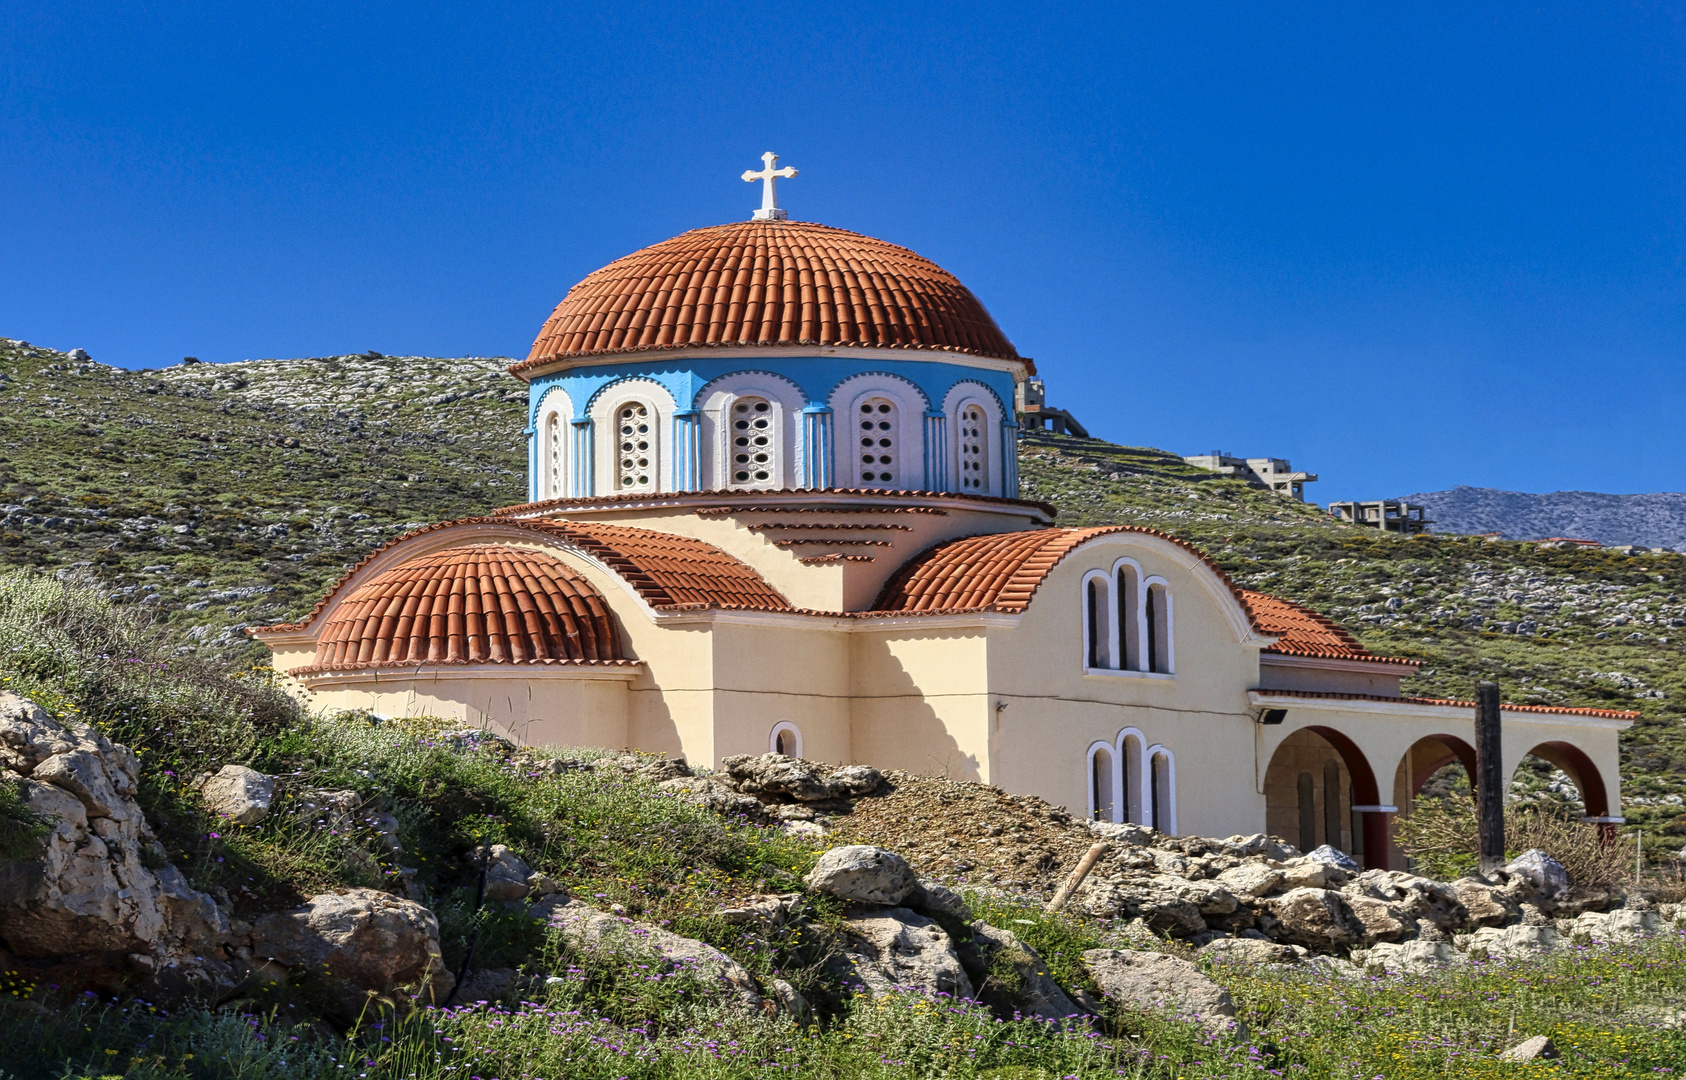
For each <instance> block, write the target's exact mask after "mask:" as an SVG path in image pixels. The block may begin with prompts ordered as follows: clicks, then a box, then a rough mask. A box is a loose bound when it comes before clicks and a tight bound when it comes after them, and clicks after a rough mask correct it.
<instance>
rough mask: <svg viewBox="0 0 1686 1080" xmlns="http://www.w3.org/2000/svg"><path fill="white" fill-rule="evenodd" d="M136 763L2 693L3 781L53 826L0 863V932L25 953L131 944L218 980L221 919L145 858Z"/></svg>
mask: <svg viewBox="0 0 1686 1080" xmlns="http://www.w3.org/2000/svg"><path fill="white" fill-rule="evenodd" d="M139 771H140V761H139V759H138V758H136V757H135V755H134V754H133V753H131V752H130V751H129V750H128V748H126V747H124V746H121V745H119V744H116V743H113V742H111V741H110V740H108V739H107V738H106V737H105V736H103V735H101V734H100V733H99V732H97V731H95V730H94V729H93V728H91V727H89V726H88V725H86V724H81V723H75V722H71V723H61V722H59V721H57V720H55V719H53V718H52V717H51V716H49V715H48V714H47V712H46V710H44V709H41V708H40V707H38V706H36V705H35V704H34V703H33V702H30V701H28V700H26V699H24V698H21V697H19V696H17V695H16V694H10V693H0V782H3V783H12V784H15V785H17V788H18V793H19V795H20V797H21V800H22V802H23V803H24V805H26V806H27V807H28V808H29V809H30V810H32V811H34V812H35V813H36V814H37V815H39V816H40V818H41V819H42V820H43V821H44V822H45V823H46V825H47V826H48V830H49V831H48V833H47V835H46V836H45V837H43V838H42V840H41V842H40V844H39V846H38V848H37V849H36V852H35V854H34V855H33V856H31V857H27V858H22V859H11V860H6V861H4V862H0V941H4V942H5V944H6V947H7V948H9V949H10V950H11V951H12V952H14V953H16V954H18V955H20V956H26V957H32V958H46V957H55V956H67V955H74V954H87V953H94V954H101V953H103V954H126V955H135V956H139V957H143V958H145V959H147V960H150V961H151V962H152V963H151V965H150V966H147V965H143V964H140V963H138V962H136V963H133V964H132V966H134V967H136V968H137V970H142V971H144V972H147V973H150V974H156V975H159V976H163V975H164V973H166V972H168V973H170V979H172V980H175V981H176V982H178V983H179V982H183V981H196V982H201V983H202V982H203V981H204V980H209V981H210V983H211V984H212V987H213V988H215V987H216V986H218V985H222V984H224V983H225V982H226V981H227V980H231V979H232V971H231V970H230V969H229V968H227V966H226V965H225V964H223V962H222V958H221V942H223V941H224V940H226V938H227V936H228V929H229V928H228V921H227V920H226V919H225V918H224V917H223V915H222V914H221V912H219V911H218V910H217V907H216V905H215V904H214V903H213V902H212V901H211V898H210V897H208V896H206V895H205V894H204V893H201V892H198V891H197V890H195V889H193V888H192V887H190V886H189V885H188V884H187V880H186V879H185V878H184V877H182V875H181V874H180V873H179V872H178V871H177V870H176V869H175V868H174V867H172V866H169V865H168V864H167V863H166V864H165V865H164V866H163V867H162V868H161V869H159V870H157V871H154V870H152V869H149V868H148V867H147V866H146V861H149V860H143V851H145V850H147V849H151V850H152V852H153V853H154V854H157V848H156V847H154V846H153V845H154V840H153V836H152V832H151V829H150V828H148V826H147V824H146V819H145V817H144V816H143V815H142V813H141V811H140V807H139V806H138V805H136V803H135V802H134V799H133V795H134V793H135V791H136V790H137V786H138V780H139ZM225 988H226V987H225Z"/></svg>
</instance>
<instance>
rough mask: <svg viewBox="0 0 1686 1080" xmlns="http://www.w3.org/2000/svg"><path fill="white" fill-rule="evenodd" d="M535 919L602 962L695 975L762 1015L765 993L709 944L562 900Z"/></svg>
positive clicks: (543, 905) (544, 906) (538, 910)
mask: <svg viewBox="0 0 1686 1080" xmlns="http://www.w3.org/2000/svg"><path fill="white" fill-rule="evenodd" d="M533 915H534V917H535V918H538V919H541V920H543V921H545V922H547V923H548V924H549V925H550V926H552V927H555V928H556V929H558V930H560V931H561V932H562V936H563V938H565V939H566V940H567V941H568V942H569V944H571V945H573V946H574V947H575V948H576V949H579V950H580V951H581V952H585V953H590V954H592V955H595V956H599V957H611V958H615V957H622V958H627V959H628V960H633V959H649V960H654V961H656V962H657V963H659V964H660V965H661V966H662V967H663V968H665V969H666V970H669V971H692V972H695V973H696V974H697V975H698V976H699V977H701V978H702V979H703V980H705V981H706V982H708V983H711V984H712V985H713V986H714V987H715V989H716V992H717V993H718V994H719V995H720V996H721V997H723V998H724V999H725V1000H727V1001H729V1002H732V1003H734V1004H736V1005H738V1006H739V1007H741V1008H743V1009H745V1010H748V1011H751V1012H759V1011H760V1010H761V1007H762V998H761V991H760V989H759V988H758V987H757V986H756V984H755V978H754V976H752V975H750V973H749V972H748V971H746V970H744V967H743V965H741V964H739V963H738V962H737V961H736V960H733V959H732V958H731V957H730V956H727V955H726V954H725V953H723V952H721V951H720V950H719V949H716V948H715V947H714V946H712V945H709V944H707V943H706V942H702V941H697V940H696V939H694V938H688V937H681V936H680V935H678V934H675V933H672V932H671V931H668V930H663V929H662V928H660V927H658V926H651V925H649V924H647V923H636V922H633V921H632V920H630V919H623V918H621V917H619V916H616V915H610V914H608V913H607V912H603V911H599V910H597V909H596V908H594V907H592V906H591V905H589V904H586V903H583V902H581V901H579V900H574V899H572V898H570V897H568V896H566V895H564V894H560V893H559V894H557V895H555V896H551V897H548V898H546V899H545V900H543V901H541V902H540V903H539V904H537V905H535V906H534V907H533Z"/></svg>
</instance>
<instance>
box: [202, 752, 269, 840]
mask: <svg viewBox="0 0 1686 1080" xmlns="http://www.w3.org/2000/svg"><path fill="white" fill-rule="evenodd" d="M199 797H200V798H201V799H203V800H204V801H205V809H207V810H209V811H210V812H211V813H213V814H216V815H217V816H219V817H223V818H227V819H228V822H229V824H231V825H256V824H257V823H258V822H260V821H262V820H263V819H264V818H266V817H268V816H269V804H270V802H271V801H272V800H273V799H274V798H275V779H274V778H273V777H269V776H265V775H264V774H263V773H261V772H258V771H257V770H256V769H248V768H247V767H246V766H244V765H224V766H223V767H222V768H220V769H218V770H217V771H216V772H215V773H213V774H212V775H211V777H210V779H208V780H206V781H205V784H204V786H203V787H201V788H200V789H199Z"/></svg>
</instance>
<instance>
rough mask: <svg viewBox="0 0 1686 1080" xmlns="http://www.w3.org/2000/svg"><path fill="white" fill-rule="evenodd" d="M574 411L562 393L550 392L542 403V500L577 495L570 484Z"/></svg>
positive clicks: (539, 487)
mask: <svg viewBox="0 0 1686 1080" xmlns="http://www.w3.org/2000/svg"><path fill="white" fill-rule="evenodd" d="M573 421H574V408H573V403H572V402H570V401H569V400H568V395H567V394H565V393H564V392H563V391H562V390H560V389H553V390H550V391H548V392H547V393H546V394H545V396H544V399H543V400H542V401H540V402H539V422H538V433H539V459H538V470H539V475H538V483H537V484H536V485H535V489H536V490H537V492H538V497H539V498H540V499H565V498H568V497H569V496H570V495H572V494H573V491H572V487H571V485H570V484H569V482H568V478H569V468H570V466H571V464H572V462H571V461H570V460H569V458H570V453H569V451H570V448H571V446H572V444H573V441H574V428H573Z"/></svg>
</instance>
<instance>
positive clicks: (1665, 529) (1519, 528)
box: [1404, 487, 1686, 551]
mask: <svg viewBox="0 0 1686 1080" xmlns="http://www.w3.org/2000/svg"><path fill="white" fill-rule="evenodd" d="M1404 498H1405V499H1406V500H1408V501H1410V502H1414V503H1421V504H1422V505H1424V506H1426V507H1428V510H1429V514H1428V516H1429V517H1431V518H1433V519H1434V526H1433V527H1434V531H1435V532H1440V533H1464V534H1468V535H1474V534H1476V533H1499V534H1501V535H1503V536H1504V538H1505V539H1507V540H1543V539H1545V538H1546V537H1548V536H1570V537H1574V538H1576V539H1581V540H1597V541H1598V542H1599V543H1601V544H1606V545H1616V544H1621V545H1627V544H1638V545H1640V546H1641V547H1666V548H1673V549H1675V550H1677V551H1679V550H1682V549H1686V493H1681V492H1677V491H1673V492H1670V491H1664V492H1656V493H1653V494H1649V495H1605V494H1602V493H1599V492H1595V491H1553V492H1549V493H1547V494H1543V495H1535V494H1530V493H1528V492H1523V491H1499V490H1497V489H1495V488H1478V487H1455V488H1453V489H1452V490H1450V491H1430V492H1426V493H1424V494H1419V495H1406V496H1404Z"/></svg>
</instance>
